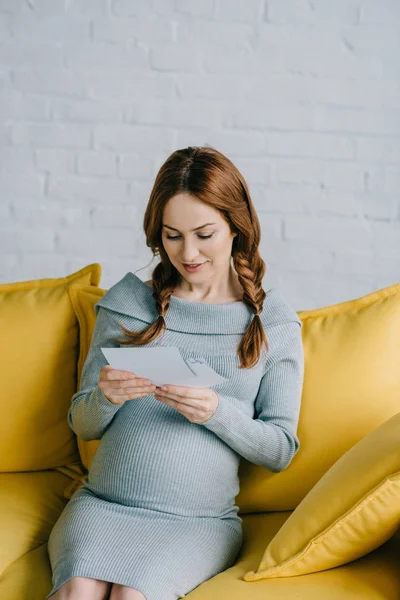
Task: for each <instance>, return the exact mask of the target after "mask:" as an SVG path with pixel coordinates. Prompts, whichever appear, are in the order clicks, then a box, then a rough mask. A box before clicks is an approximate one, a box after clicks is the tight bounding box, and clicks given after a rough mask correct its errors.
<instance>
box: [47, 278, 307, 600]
mask: <svg viewBox="0 0 400 600" xmlns="http://www.w3.org/2000/svg"><path fill="white" fill-rule="evenodd" d="M94 310H95V313H96V316H97V319H96V324H95V328H94V332H93V336H92V341H91V345H90V349H89V352H88V356H87V358H86V362H85V364H84V367H83V370H82V376H81V381H80V388H79V391H78V392H76V393H75V394H74V395H73V397H72V401H71V406H70V409H69V412H68V422H69V425H70V427H71V429H72V430H73V431H74V432H75V433H76V434H77V435H78V436H79V437H80V438H82V439H83V440H95V439H96V440H101V441H100V444H99V448H98V450H97V453H96V455H95V456H94V458H93V462H92V465H91V468H90V471H89V473H88V476H87V478H86V479H85V480H84V485H83V486H82V487H81V488H80V489H78V490H77V491H76V492H75V493H74V494H73V496H72V497H71V499H70V501H69V502H68V504H67V505H66V506H65V508H64V510H63V512H62V513H61V515H60V517H59V519H58V520H57V522H56V523H55V525H54V527H53V529H52V531H51V535H50V538H49V542H48V552H49V558H50V562H51V567H52V583H53V588H52V590H51V592H50V593H49V594H48V596H47V597H46V600H47V599H48V598H50V596H51V595H52V594H54V593H55V592H56V591H57V590H58V589H59V587H60V586H61V585H63V584H64V583H65V582H66V581H68V579H70V578H71V577H74V576H84V577H91V578H95V579H100V580H103V581H109V582H114V583H119V584H122V585H126V586H129V587H132V588H135V589H138V590H140V591H141V592H142V593H143V594H144V595H145V597H146V599H147V600H176V599H177V598H182V597H184V596H185V595H186V594H188V593H189V592H190V591H191V590H193V589H194V588H196V587H197V586H198V585H200V584H201V583H202V582H204V581H206V580H207V579H210V578H211V577H213V576H214V575H217V574H218V573H220V572H222V571H224V570H226V569H227V568H229V567H230V566H232V565H233V564H234V563H235V561H236V559H237V556H238V553H239V551H240V549H241V546H242V541H243V535H242V519H241V518H240V516H239V515H238V510H239V507H238V506H237V505H236V504H235V497H236V496H237V494H238V492H239V477H238V470H239V461H240V459H241V458H244V459H246V460H247V461H249V462H251V463H254V464H256V465H260V466H262V467H264V468H265V469H268V470H270V471H273V472H279V471H282V470H283V469H285V468H286V467H287V466H288V465H289V464H290V462H291V460H292V459H293V457H294V456H295V454H296V453H297V451H298V450H299V447H300V443H299V439H298V437H297V425H298V419H299V413H300V403H301V395H302V387H303V377H304V351H303V343H302V335H301V328H302V322H301V320H300V319H299V317H298V315H297V313H296V312H295V311H294V309H293V308H292V307H291V306H290V305H289V304H288V303H287V302H286V300H285V299H284V297H283V295H282V294H281V292H280V291H279V290H278V289H276V288H272V289H270V290H268V291H267V296H266V298H265V301H264V307H263V311H262V313H261V315H260V316H261V320H262V324H263V327H264V329H265V332H266V335H267V339H268V344H269V349H268V351H267V350H266V348H265V346H264V347H263V350H262V353H261V356H260V360H259V361H258V363H257V364H256V365H255V366H253V367H252V368H250V369H239V368H238V366H239V365H240V361H239V358H238V356H237V346H238V344H239V342H240V340H241V338H242V336H243V333H244V332H245V330H246V328H247V327H248V325H249V323H250V322H251V319H252V315H253V313H252V311H251V309H250V308H249V307H247V306H246V304H245V303H244V302H242V301H237V302H229V303H225V304H206V303H203V302H191V301H188V300H184V299H182V298H178V297H176V296H171V299H170V305H169V308H168V311H167V314H166V317H165V322H166V327H167V329H166V331H165V332H164V333H163V334H162V335H161V336H159V338H157V339H156V340H153V342H151V343H149V344H147V347H151V346H157V345H160V344H162V345H165V346H176V347H178V348H179V351H180V353H181V355H182V356H183V358H184V359H185V360H187V359H190V358H192V359H202V360H205V361H206V362H207V363H208V364H209V365H210V366H211V367H213V369H214V370H215V371H217V373H219V374H220V375H222V376H223V377H226V378H227V381H224V382H222V383H219V384H217V385H214V386H212V389H214V390H215V391H216V392H217V393H218V397H219V403H218V407H217V409H216V411H215V413H214V414H213V415H212V416H211V417H210V418H209V419H208V420H207V421H206V422H204V423H202V424H197V423H192V422H190V421H189V420H188V419H187V418H186V417H185V416H183V415H182V414H181V413H179V412H178V411H177V410H176V409H175V408H174V407H172V406H170V405H167V404H164V403H162V402H160V401H158V400H157V399H156V398H155V397H154V394H149V395H147V396H145V397H142V398H139V399H135V400H128V401H127V402H125V404H123V405H122V406H118V405H115V404H113V403H112V402H110V401H109V400H108V399H107V397H106V396H105V395H104V394H103V392H102V391H101V389H100V388H99V387H98V386H97V381H98V376H99V371H100V368H101V367H102V366H103V365H105V364H107V361H106V359H105V357H104V355H103V353H102V351H101V350H100V348H101V347H113V348H117V347H119V346H120V345H119V344H118V343H117V342H116V341H115V338H123V333H122V331H121V329H120V328H119V326H118V323H122V324H123V325H125V327H127V328H128V329H130V330H134V331H141V330H143V329H145V328H146V327H147V326H148V324H149V323H153V322H154V321H155V320H156V318H157V311H156V306H155V300H154V298H153V296H152V289H151V287H149V286H148V285H147V284H145V283H144V282H143V281H142V280H141V279H139V277H137V276H136V275H135V274H133V273H130V272H129V273H127V274H126V275H125V276H124V277H123V278H122V279H121V280H120V281H119V282H117V283H116V284H115V285H113V286H112V287H111V288H110V289H109V290H108V291H107V292H106V293H105V295H104V296H103V298H101V299H100V300H99V301H98V302H97V304H96V305H95V307H94ZM138 376H140V373H138ZM171 383H173V382H171Z"/></svg>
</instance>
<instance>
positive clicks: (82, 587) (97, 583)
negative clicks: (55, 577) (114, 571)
mask: <svg viewBox="0 0 400 600" xmlns="http://www.w3.org/2000/svg"><path fill="white" fill-rule="evenodd" d="M111 587H112V583H111V582H109V581H101V580H100V579H92V578H91V577H71V578H70V579H68V581H66V582H65V583H64V584H63V585H62V586H61V587H59V588H58V590H57V591H56V593H55V594H53V595H52V596H50V598H49V600H82V599H83V598H84V599H85V600H108V599H109V596H110V591H111Z"/></svg>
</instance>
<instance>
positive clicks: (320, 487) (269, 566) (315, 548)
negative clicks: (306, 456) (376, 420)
mask: <svg viewBox="0 0 400 600" xmlns="http://www.w3.org/2000/svg"><path fill="white" fill-rule="evenodd" d="M399 526H400V412H399V413H398V414H397V415H394V416H393V417H392V418H391V419H388V421H386V422H385V423H383V424H382V425H381V426H380V427H378V428H377V429H375V430H374V431H373V432H372V433H370V434H369V435H367V436H366V437H365V438H364V439H362V440H361V441H360V442H358V444H356V445H355V446H353V448H351V449H350V450H348V451H347V452H346V453H345V454H344V455H343V456H342V457H341V458H339V460H338V461H337V462H336V463H335V464H334V465H333V466H332V467H331V468H330V469H329V471H328V472H327V473H325V475H323V477H321V479H320V480H319V481H318V482H317V483H316V484H315V486H314V487H313V489H312V490H311V491H310V492H309V493H308V494H307V496H306V497H305V498H304V499H303V500H302V502H300V504H299V506H298V507H297V508H296V509H295V511H294V512H293V513H292V514H291V515H290V517H289V519H288V520H287V521H286V522H285V524H284V525H283V527H282V528H281V529H280V530H279V531H278V533H277V534H276V536H275V537H274V539H273V540H272V541H271V542H270V543H269V545H268V547H267V549H266V550H265V552H264V556H263V558H262V560H261V563H260V565H259V567H258V569H257V571H256V572H254V571H249V572H248V573H246V574H245V576H244V580H245V581H257V580H259V579H264V578H267V577H292V576H293V575H303V574H305V573H313V572H316V571H322V570H324V569H331V568H332V567H337V566H339V565H342V564H345V563H347V562H350V561H352V560H355V559H356V558H359V557H360V556H363V555H364V554H367V553H368V552H371V550H375V548H377V547H378V546H380V545H381V544H383V543H384V542H386V541H387V540H388V539H390V538H391V537H392V536H393V535H394V534H395V533H396V531H397V530H398V528H399Z"/></svg>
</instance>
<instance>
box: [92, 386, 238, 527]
mask: <svg viewBox="0 0 400 600" xmlns="http://www.w3.org/2000/svg"><path fill="white" fill-rule="evenodd" d="M239 459H240V457H239V455H238V454H237V453H236V452H234V451H233V450H232V449H231V448H230V447H229V446H228V445H227V444H225V442H223V441H222V440H221V439H220V438H218V436H216V435H215V434H214V433H213V432H211V431H209V430H207V429H206V428H205V427H202V426H201V424H196V423H191V422H190V421H189V420H188V419H187V418H186V417H184V416H183V415H181V414H180V413H179V412H178V411H176V410H175V409H174V408H173V407H171V406H169V405H165V404H162V403H160V402H158V401H157V400H156V399H155V398H154V397H152V396H150V397H146V398H143V399H140V401H129V402H127V403H126V404H124V406H123V407H122V408H121V409H120V410H119V411H118V413H117V414H116V417H115V418H114V420H113V421H112V423H111V425H110V426H109V428H108V429H107V431H106V432H105V434H104V435H103V438H102V440H101V442H100V445H99V448H98V450H97V453H96V455H95V456H94V458H93V462H92V465H91V468H90V472H89V476H88V484H89V487H90V488H92V490H93V491H94V492H95V493H96V494H97V495H99V496H101V497H103V498H105V499H107V500H109V501H112V502H118V503H121V504H126V505H129V506H138V507H141V508H150V509H153V510H160V511H165V512H171V513H174V514H182V515H187V516H219V517H223V516H224V515H227V514H231V513H232V511H233V510H234V506H235V502H234V500H235V496H236V495H237V494H238V492H239V480H238V468H239Z"/></svg>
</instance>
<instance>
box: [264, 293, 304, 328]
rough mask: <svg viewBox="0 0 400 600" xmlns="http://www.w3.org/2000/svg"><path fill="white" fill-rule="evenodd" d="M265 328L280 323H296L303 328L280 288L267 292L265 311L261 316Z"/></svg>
mask: <svg viewBox="0 0 400 600" xmlns="http://www.w3.org/2000/svg"><path fill="white" fill-rule="evenodd" d="M260 317H261V321H262V323H263V325H264V326H266V327H267V326H268V327H271V326H273V325H278V324H280V323H287V322H290V321H295V322H296V323H298V324H299V325H300V327H302V325H303V324H302V321H301V319H300V317H299V315H298V314H297V312H296V311H295V309H294V308H293V306H292V304H291V302H289V301H288V300H287V298H286V296H285V294H284V293H283V292H282V291H281V290H280V289H279V288H270V289H269V290H267V292H266V297H265V300H264V306H263V310H262V312H261V314H260Z"/></svg>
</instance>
